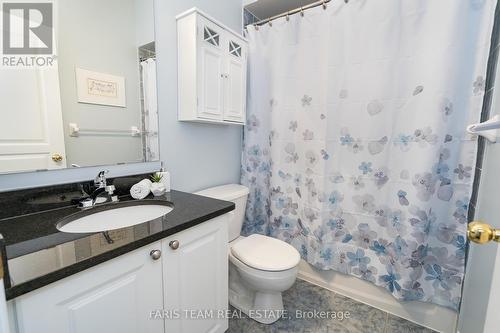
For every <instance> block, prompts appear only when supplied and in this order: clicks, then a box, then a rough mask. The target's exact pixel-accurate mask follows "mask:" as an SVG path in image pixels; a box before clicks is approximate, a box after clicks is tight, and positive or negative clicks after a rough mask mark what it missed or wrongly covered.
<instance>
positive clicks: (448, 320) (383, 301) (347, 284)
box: [298, 260, 457, 333]
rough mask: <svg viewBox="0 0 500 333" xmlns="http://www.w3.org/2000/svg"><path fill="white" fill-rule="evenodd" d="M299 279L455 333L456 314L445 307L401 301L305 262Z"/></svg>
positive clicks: (300, 268) (340, 274)
mask: <svg viewBox="0 0 500 333" xmlns="http://www.w3.org/2000/svg"><path fill="white" fill-rule="evenodd" d="M298 277H299V278H300V279H302V280H305V281H308V282H310V283H313V284H316V285H318V286H320V287H322V288H325V289H328V290H331V291H333V292H336V293H338V294H341V295H344V296H346V297H349V298H352V299H354V300H356V301H358V302H361V303H365V304H368V305H370V306H372V307H374V308H377V309H380V310H382V311H385V312H388V313H390V314H393V315H395V316H398V317H401V318H404V319H406V320H408V321H411V322H414V323H416V324H418V325H421V326H424V327H427V328H430V329H433V330H435V331H438V332H442V333H454V332H456V325H457V313H456V312H455V311H453V310H450V309H447V308H445V307H442V306H439V305H434V304H430V303H424V302H400V301H398V300H397V299H395V298H394V297H392V295H390V294H389V293H387V292H386V291H385V290H384V289H383V288H380V287H377V286H375V285H373V284H371V283H369V282H366V281H363V280H361V279H358V278H356V277H353V276H350V275H345V274H342V273H338V272H335V271H321V270H317V269H315V268H314V267H312V266H311V265H309V264H308V263H306V262H305V261H303V260H301V262H300V264H299V275H298Z"/></svg>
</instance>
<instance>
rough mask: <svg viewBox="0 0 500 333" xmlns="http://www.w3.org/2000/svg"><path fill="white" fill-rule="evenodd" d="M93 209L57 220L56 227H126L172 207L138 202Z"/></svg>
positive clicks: (73, 230) (74, 229)
mask: <svg viewBox="0 0 500 333" xmlns="http://www.w3.org/2000/svg"><path fill="white" fill-rule="evenodd" d="M93 209H96V210H97V209H98V208H93ZM93 209H89V210H85V211H82V212H81V213H77V214H75V215H73V216H70V217H69V218H68V219H65V220H63V221H61V222H59V223H58V224H57V226H56V227H57V229H58V230H59V231H62V232H69V233H92V232H101V231H108V230H114V229H120V228H126V227H131V226H134V225H136V224H141V223H144V222H149V221H151V220H154V219H157V218H159V217H162V216H164V215H166V214H168V213H169V212H171V211H172V209H173V208H172V207H170V206H167V205H161V204H139V205H133V206H128V205H127V206H121V207H116V208H111V209H107V210H100V211H96V212H93ZM99 209H102V208H101V207H99ZM79 215H81V217H79Z"/></svg>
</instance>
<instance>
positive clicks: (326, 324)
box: [227, 279, 434, 333]
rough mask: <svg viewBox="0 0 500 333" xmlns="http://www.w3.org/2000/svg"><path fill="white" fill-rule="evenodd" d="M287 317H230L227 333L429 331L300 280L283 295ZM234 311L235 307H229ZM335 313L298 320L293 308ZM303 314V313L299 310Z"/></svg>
mask: <svg viewBox="0 0 500 333" xmlns="http://www.w3.org/2000/svg"><path fill="white" fill-rule="evenodd" d="M283 303H284V305H285V310H287V311H288V312H287V317H288V318H281V319H280V320H278V321H277V322H275V323H274V324H272V325H264V324H260V323H258V322H256V321H254V320H252V319H249V318H248V317H245V318H239V319H230V320H229V330H228V331H227V332H228V333H285V332H286V333H288V332H291V333H295V332H296V333H333V332H346V333H431V332H434V331H432V330H429V329H427V328H424V327H421V326H418V325H416V324H413V323H411V322H409V321H407V320H404V319H402V318H399V317H395V316H393V315H390V314H388V313H386V312H384V311H381V310H378V309H375V308H372V307H371V306H368V305H366V304H363V303H359V302H357V301H354V300H352V299H350V298H347V297H344V296H342V295H339V294H336V293H334V292H331V291H329V290H326V289H323V288H321V287H318V286H316V285H313V284H310V283H308V282H305V281H303V280H299V279H297V282H296V283H295V285H294V286H293V287H292V288H291V289H290V290H288V291H287V292H285V293H284V294H283ZM232 309H233V310H234V308H232ZM314 309H316V310H318V311H329V312H330V313H332V312H335V314H336V315H337V318H336V319H335V318H333V319H332V318H331V317H330V318H329V319H301V318H297V317H296V315H295V314H296V313H297V312H296V311H310V310H314ZM338 312H343V313H346V312H349V314H350V316H349V318H347V317H345V318H344V319H343V320H340V314H338ZM299 313H302V312H299Z"/></svg>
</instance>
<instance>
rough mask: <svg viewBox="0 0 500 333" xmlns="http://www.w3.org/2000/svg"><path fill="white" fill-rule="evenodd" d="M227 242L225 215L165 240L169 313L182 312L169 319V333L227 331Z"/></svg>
mask: <svg viewBox="0 0 500 333" xmlns="http://www.w3.org/2000/svg"><path fill="white" fill-rule="evenodd" d="M171 242H172V243H171ZM227 242H228V235H227V216H225V215H224V216H220V217H218V218H215V219H213V220H212V221H210V222H205V223H203V224H201V225H198V226H196V227H193V228H191V229H188V230H185V231H183V232H180V233H178V234H176V235H174V236H173V237H169V238H167V239H165V240H163V241H162V252H163V254H164V255H163V277H164V288H165V296H164V297H165V300H164V304H165V311H166V312H167V313H173V314H174V313H175V312H177V313H178V318H172V319H166V320H165V331H166V332H175V333H205V332H211V333H218V332H224V331H226V330H227V328H228V321H227V319H225V318H224V317H225V316H221V314H223V313H224V311H226V310H227V307H228V258H227V244H228V243H227ZM177 246H178V247H177Z"/></svg>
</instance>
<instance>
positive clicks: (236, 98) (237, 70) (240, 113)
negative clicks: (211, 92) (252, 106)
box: [224, 36, 247, 122]
mask: <svg viewBox="0 0 500 333" xmlns="http://www.w3.org/2000/svg"><path fill="white" fill-rule="evenodd" d="M226 52H227V53H226V74H225V79H226V80H225V87H224V120H227V121H234V122H245V104H246V101H245V96H246V93H245V91H246V57H247V54H246V47H245V43H243V42H242V41H240V40H239V39H237V38H234V37H232V36H229V37H228V38H227V40H226Z"/></svg>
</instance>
